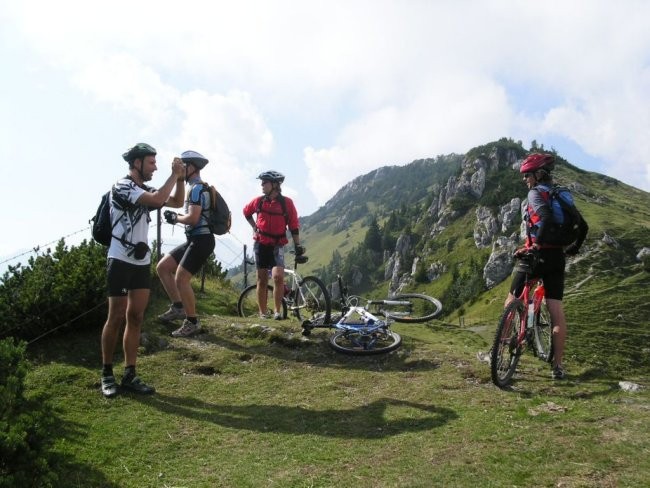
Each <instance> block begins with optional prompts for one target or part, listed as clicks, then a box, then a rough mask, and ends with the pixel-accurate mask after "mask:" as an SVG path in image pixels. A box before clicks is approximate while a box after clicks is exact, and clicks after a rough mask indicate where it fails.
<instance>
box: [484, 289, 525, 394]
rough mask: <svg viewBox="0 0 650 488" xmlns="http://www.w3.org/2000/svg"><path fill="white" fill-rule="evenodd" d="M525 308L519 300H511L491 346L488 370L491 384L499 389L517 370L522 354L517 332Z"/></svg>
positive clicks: (523, 321)
mask: <svg viewBox="0 0 650 488" xmlns="http://www.w3.org/2000/svg"><path fill="white" fill-rule="evenodd" d="M525 313H526V312H525V308H524V304H523V303H522V301H521V300H513V301H512V302H510V304H509V305H508V306H507V307H506V309H505V311H504V312H503V315H502V317H501V320H500V321H499V326H498V327H497V332H496V335H495V337H494V343H493V344H492V351H491V353H490V369H491V373H492V382H493V383H494V384H495V385H497V386H498V387H499V388H503V387H505V386H507V385H508V383H509V382H510V380H511V378H512V375H513V374H514V373H515V370H516V369H517V363H519V358H520V356H521V353H522V347H521V345H520V344H519V343H518V342H519V339H518V337H519V332H520V330H521V327H522V324H524V323H525V320H526V316H525Z"/></svg>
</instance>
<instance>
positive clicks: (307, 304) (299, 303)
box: [291, 276, 332, 324]
mask: <svg viewBox="0 0 650 488" xmlns="http://www.w3.org/2000/svg"><path fill="white" fill-rule="evenodd" d="M291 310H292V311H293V313H294V314H295V316H296V317H297V318H298V320H310V321H312V322H317V321H318V322H320V323H325V324H327V323H329V321H330V316H331V314H332V302H331V300H330V294H329V293H328V291H327V288H325V285H324V284H323V282H322V281H321V280H320V279H318V278H316V277H315V276H305V277H304V278H303V279H302V281H301V282H300V284H299V286H298V290H297V292H296V294H295V295H294V304H293V306H292V307H291Z"/></svg>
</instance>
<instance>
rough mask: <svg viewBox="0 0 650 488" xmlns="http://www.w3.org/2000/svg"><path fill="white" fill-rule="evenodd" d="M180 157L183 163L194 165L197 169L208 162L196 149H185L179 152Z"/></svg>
mask: <svg viewBox="0 0 650 488" xmlns="http://www.w3.org/2000/svg"><path fill="white" fill-rule="evenodd" d="M181 159H182V160H183V163H185V164H191V165H192V166H196V167H197V168H198V169H203V168H205V165H206V164H208V163H209V161H208V159H207V158H206V157H205V156H203V155H202V154H200V153H197V152H196V151H185V152H184V153H183V154H181Z"/></svg>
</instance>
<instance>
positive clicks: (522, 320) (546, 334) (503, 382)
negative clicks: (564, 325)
mask: <svg viewBox="0 0 650 488" xmlns="http://www.w3.org/2000/svg"><path fill="white" fill-rule="evenodd" d="M538 258H539V257H538V255H537V252H534V251H528V252H526V253H524V254H522V255H521V256H518V257H517V259H519V261H520V263H519V267H520V269H522V270H523V271H525V272H526V280H525V283H524V288H523V290H522V292H521V294H520V295H519V296H518V297H517V298H515V299H514V300H512V301H511V302H510V303H509V304H508V306H507V307H506V309H505V310H504V312H503V315H502V316H501V320H500V321H499V326H498V327H497V332H496V335H495V337H494V343H493V345H492V351H491V353H490V369H491V374H492V381H493V382H494V384H495V385H497V386H498V387H499V388H503V387H505V386H507V385H508V384H509V383H510V380H511V379H512V376H513V375H514V373H515V370H516V369H517V364H518V363H519V358H520V357H521V355H522V354H523V353H524V351H525V350H526V348H527V347H530V348H531V349H532V351H533V354H534V355H535V356H537V357H538V358H539V359H541V360H542V361H545V362H547V363H550V362H551V361H552V360H553V325H552V324H551V315H550V313H549V311H548V306H547V304H546V298H545V290H544V283H543V282H542V280H541V279H540V278H534V277H532V276H531V275H530V274H529V273H530V272H532V270H533V269H534V268H535V265H536V264H537V260H538Z"/></svg>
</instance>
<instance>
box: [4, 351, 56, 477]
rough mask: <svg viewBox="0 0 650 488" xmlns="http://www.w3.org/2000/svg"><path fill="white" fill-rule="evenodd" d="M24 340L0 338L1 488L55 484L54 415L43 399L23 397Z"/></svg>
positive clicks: (26, 365)
mask: <svg viewBox="0 0 650 488" xmlns="http://www.w3.org/2000/svg"><path fill="white" fill-rule="evenodd" d="M25 348H26V344H25V343H24V342H18V343H14V340H13V339H5V340H2V341H0V487H2V488H4V487H16V486H38V487H49V486H54V485H55V484H56V481H57V475H56V474H55V472H54V471H53V469H52V467H51V463H50V454H49V449H50V447H51V445H52V443H53V438H54V436H53V435H52V431H53V427H54V422H55V421H54V418H53V416H52V415H51V412H50V409H49V406H48V405H47V403H46V402H44V401H42V400H39V399H31V400H29V399H26V398H25V396H24V381H25V375H26V374H27V369H28V364H27V361H26V359H25Z"/></svg>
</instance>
